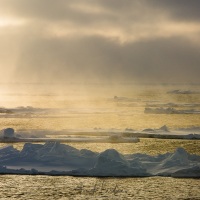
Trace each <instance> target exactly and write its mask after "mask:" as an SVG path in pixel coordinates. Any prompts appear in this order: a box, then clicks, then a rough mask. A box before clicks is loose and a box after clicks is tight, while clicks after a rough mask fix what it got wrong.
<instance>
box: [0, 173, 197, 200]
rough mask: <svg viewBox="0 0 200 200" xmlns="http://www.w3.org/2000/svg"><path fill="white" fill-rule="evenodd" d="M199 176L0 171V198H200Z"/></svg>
mask: <svg viewBox="0 0 200 200" xmlns="http://www.w3.org/2000/svg"><path fill="white" fill-rule="evenodd" d="M199 190H200V182H199V180H198V179H175V178H166V177H151V178H85V177H80V178H77V177H69V176H59V177H55V176H17V175H2V176H1V182H0V199H9V200H12V199H34V200H35V199H39V200H42V199H50V200H51V199H52V200H53V199H54V200H55V199H62V200H64V199H77V200H78V199H188V198H190V199H191V198H192V199H200V193H199Z"/></svg>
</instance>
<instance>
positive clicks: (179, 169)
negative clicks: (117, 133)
mask: <svg viewBox="0 0 200 200" xmlns="http://www.w3.org/2000/svg"><path fill="white" fill-rule="evenodd" d="M22 166H23V167H22ZM41 167H42V168H41ZM45 167H46V168H47V169H46V170H45ZM41 169H43V170H41ZM61 169H62V170H61ZM0 174H44V175H71V176H90V177H93V176H94V177H148V176H170V177H193V178H197V177H198V178H199V177H200V156H199V155H193V154H189V153H188V152H186V151H185V150H184V149H183V148H177V149H176V150H175V152H173V153H166V154H161V155H157V156H150V155H147V154H139V153H138V154H129V155H123V154H121V153H119V152H118V151H116V150H115V149H107V150H105V151H103V152H101V153H97V152H93V151H90V150H87V149H82V150H78V149H76V148H74V147H71V146H69V145H65V144H60V143H59V142H46V143H45V144H44V145H42V144H32V143H26V144H24V147H23V149H22V150H21V151H19V150H17V149H15V148H13V146H6V147H3V148H1V149H0Z"/></svg>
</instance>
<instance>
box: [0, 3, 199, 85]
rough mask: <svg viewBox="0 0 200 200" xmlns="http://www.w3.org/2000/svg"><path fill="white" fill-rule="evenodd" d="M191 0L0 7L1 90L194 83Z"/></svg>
mask: <svg viewBox="0 0 200 200" xmlns="http://www.w3.org/2000/svg"><path fill="white" fill-rule="evenodd" d="M199 8H200V1H199V0H191V1H189V0H181V1H180V0H162V1H161V0H134V1H131V0H73V1H68V0H56V1H55V0H0V73H1V82H2V81H3V82H66V81H71V82H78V81H83V82H87V81H88V82H90V81H91V82H99V81H100V82H101V81H108V82H109V81H112V82H120V81H123V82H137V81H138V82H158V83H165V82H166V83H171V82H173V83H175V82H177V83H179V82H181V83H200V78H199V75H200V12H199Z"/></svg>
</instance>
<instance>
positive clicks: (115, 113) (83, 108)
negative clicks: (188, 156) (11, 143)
mask: <svg viewBox="0 0 200 200" xmlns="http://www.w3.org/2000/svg"><path fill="white" fill-rule="evenodd" d="M2 87H3V86H2V85H0V89H2ZM13 87H15V88H14V89H13ZM177 87H180V88H178V89H183V90H187V89H190V90H192V91H196V90H199V86H194V85H193V86H191V85H190V86H184V85H183V86H180V85H179V86H157V85H151V86H147V85H142V86H138V85H131V84H130V85H128V84H127V85H117V86H113V85H85V86H83V85H65V86H62V87H61V86H57V85H51V87H47V86H45V85H38V84H35V85H34V84H33V85H30V84H29V85H26V84H24V85H15V86H13V85H12V90H11V89H10V90H9V89H7V92H5V89H4V90H3V89H2V90H0V91H4V93H3V92H2V93H1V96H0V107H6V108H13V107H17V106H32V107H35V108H54V109H56V108H59V109H61V110H62V109H65V110H66V112H65V113H62V114H61V113H54V114H51V115H44V114H43V115H37V116H34V117H30V116H25V117H24V116H23V117H18V118H13V117H12V118H9V117H8V116H7V117H6V118H5V117H0V129H3V128H7V127H13V128H15V129H20V128H25V129H38V128H40V129H53V130H55V129H56V130H60V129H77V128H79V129H85V128H94V127H100V128H105V129H108V128H119V129H125V128H133V129H143V128H159V127H161V126H163V125H165V124H166V125H167V126H168V127H170V128H179V127H190V126H199V125H200V124H199V121H200V114H178V115H177V114H173V115H166V114H162V115H159V116H158V115H154V114H144V108H145V106H146V103H154V104H156V103H158V104H161V105H162V104H167V103H177V104H187V103H189V104H196V105H197V106H196V107H193V109H196V110H200V106H198V103H199V102H200V94H168V93H167V91H170V90H173V89H177ZM181 87H182V88H181ZM114 96H118V97H126V98H127V99H128V100H125V101H122V102H121V101H120V102H118V101H116V99H114ZM130 104H131V106H130ZM122 105H123V106H122ZM0 116H1V115H0Z"/></svg>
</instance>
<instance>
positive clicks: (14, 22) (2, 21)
mask: <svg viewBox="0 0 200 200" xmlns="http://www.w3.org/2000/svg"><path fill="white" fill-rule="evenodd" d="M23 23H24V20H21V19H13V18H0V27H5V26H19V25H22V24H23Z"/></svg>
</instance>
